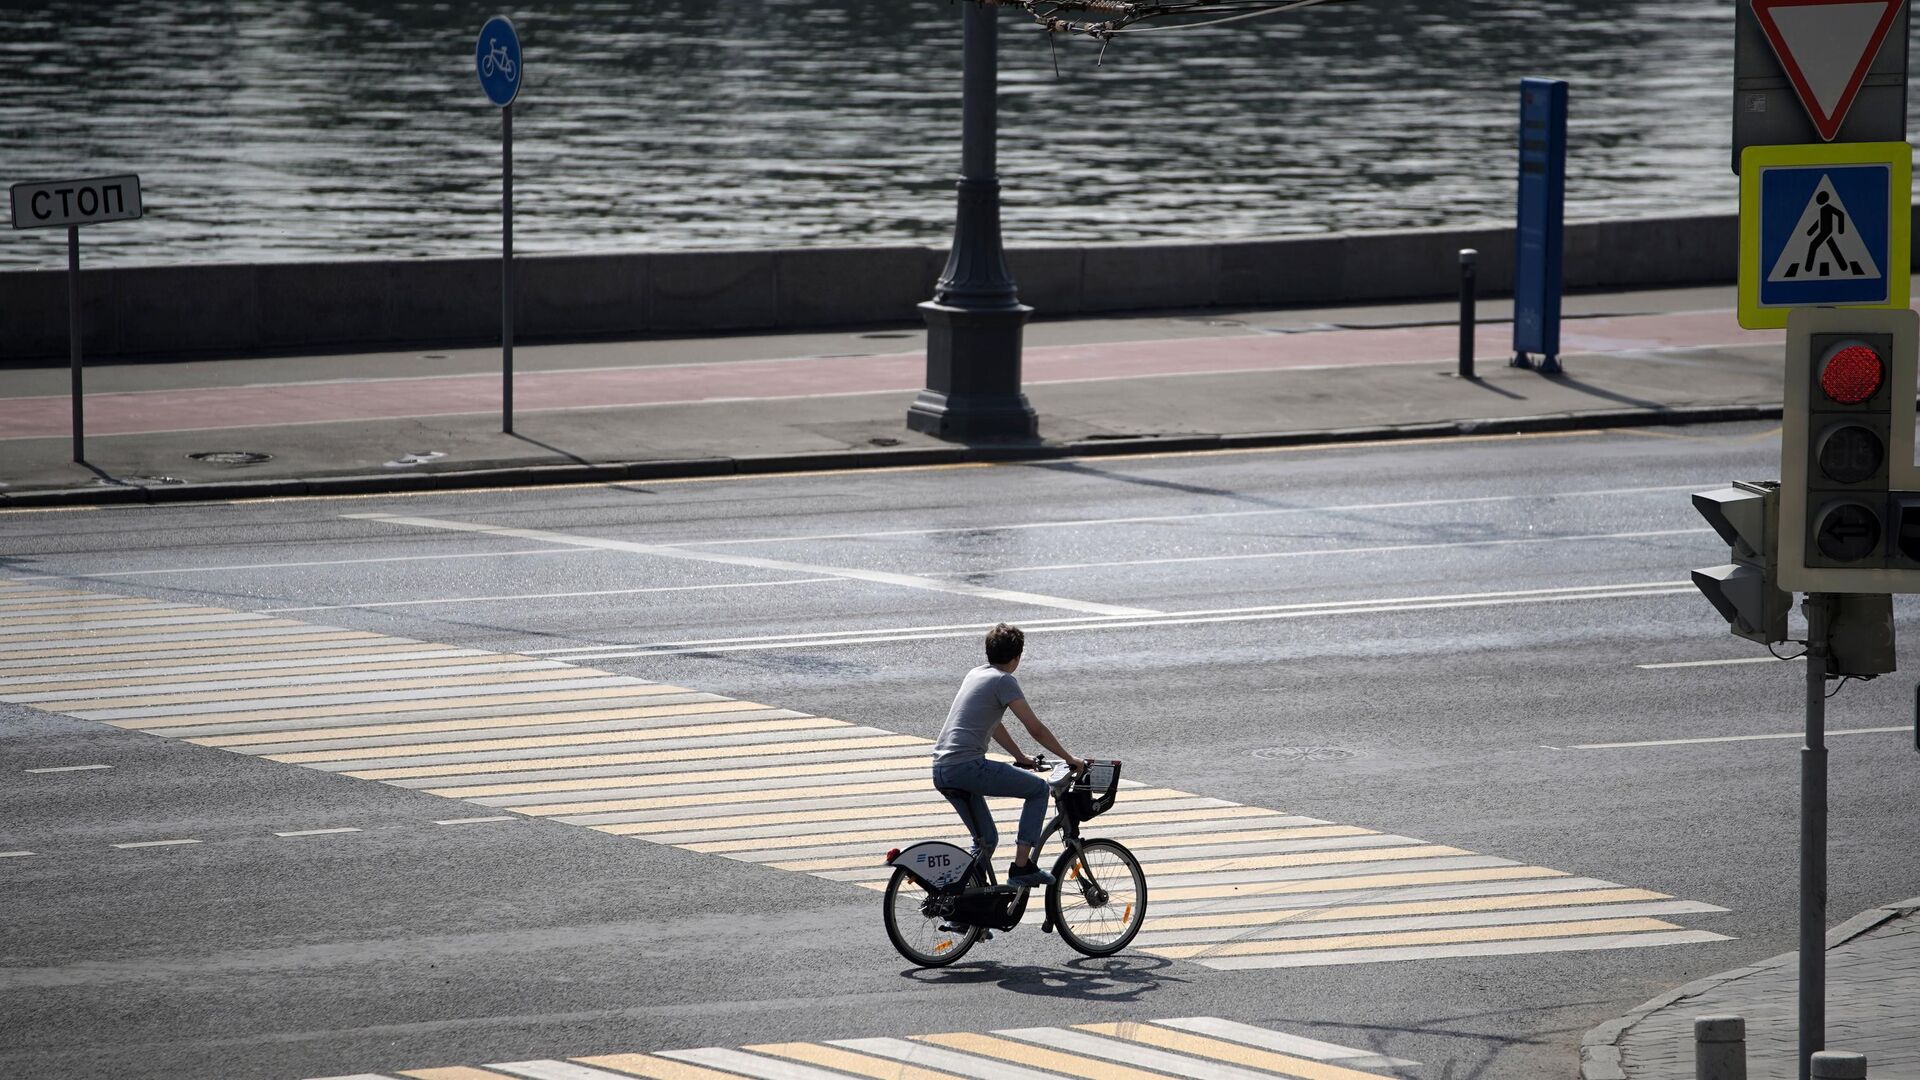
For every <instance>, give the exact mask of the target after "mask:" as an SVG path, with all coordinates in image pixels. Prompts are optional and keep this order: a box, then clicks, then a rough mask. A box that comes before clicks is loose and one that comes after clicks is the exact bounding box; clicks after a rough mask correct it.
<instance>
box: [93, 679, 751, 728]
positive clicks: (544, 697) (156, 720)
mask: <svg viewBox="0 0 1920 1080" xmlns="http://www.w3.org/2000/svg"><path fill="white" fill-rule="evenodd" d="M649 685H654V684H648V685H640V684H635V685H632V686H597V687H592V688H589V689H585V690H546V691H541V692H540V693H539V695H538V696H537V697H530V696H527V695H524V694H479V695H472V696H465V697H442V698H419V699H415V700H409V701H372V702H362V703H357V704H353V705H301V706H289V707H287V708H281V709H251V710H248V711H246V712H216V713H194V714H192V715H190V716H186V715H183V716H155V717H145V718H140V719H134V720H109V721H107V722H108V723H110V724H113V725H115V726H116V727H125V728H138V729H139V730H141V731H146V730H149V729H153V728H169V727H202V726H204V725H207V724H229V723H231V724H237V723H241V722H244V721H251V720H305V719H309V718H319V717H323V716H369V715H372V714H375V713H392V712H431V711H433V710H436V709H475V708H482V707H485V706H488V705H519V704H532V703H535V702H555V701H594V700H598V699H601V698H617V697H639V696H644V695H646V694H651V693H658V691H656V690H651V689H649V688H648V686H649ZM740 707H741V708H742V709H764V708H766V706H765V705H748V704H745V703H740Z"/></svg>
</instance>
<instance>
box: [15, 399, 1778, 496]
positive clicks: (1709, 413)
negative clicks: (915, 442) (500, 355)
mask: <svg viewBox="0 0 1920 1080" xmlns="http://www.w3.org/2000/svg"><path fill="white" fill-rule="evenodd" d="M1779 418H1780V406H1779V405H1689V406H1678V407H1674V408H1657V409H1601V410H1594V411H1590V412H1566V413H1547V414H1544V415H1538V416H1514V417H1489V418H1485V419H1478V420H1442V421H1437V422H1430V423H1419V424H1383V425H1372V426H1366V427H1351V428H1330V429H1319V430H1309V431H1277V432H1258V433H1248V434H1233V435H1170V436H1157V435H1141V436H1118V437H1114V438H1099V439H1083V440H1079V441H1076V442H1068V443H1047V442H1033V443H978V444H973V445H966V446H937V447H912V448H908V449H904V450H843V451H827V452H824V453H822V452H813V453H800V454H765V455H747V456H740V457H693V458H663V459H654V460H649V461H615V462H599V463H585V464H577V465H502V466H497V467H491V468H478V469H449V470H446V471H441V472H409V473H375V474H360V475H348V476H316V477H310V478H304V479H303V478H286V479H279V480H232V481H211V482H206V483H187V484H177V485H176V484H169V485H152V484H123V485H106V486H98V487H83V488H48V489H44V490H38V491H18V492H10V493H8V492H0V510H4V509H11V508H23V509H24V508H42V507H62V506H118V505H129V504H154V503H174V502H194V501H202V500H222V501H226V500H235V499H269V498H285V497H288V496H312V495H369V494H384V493H389V492H393V493H400V492H412V491H426V490H439V491H458V490H468V489H481V488H490V487H526V486H536V485H546V484H586V483H618V482H622V481H628V480H683V479H697V478H703V477H717V476H748V475H772V474H778V473H798V472H812V471H817V470H827V469H831V470H842V469H887V468H913V467H924V466H929V465H955V464H971V463H986V462H991V463H1007V462H1022V461H1057V460H1061V459H1065V458H1085V457H1107V456H1118V455H1126V454H1141V453H1170V454H1174V453H1195V452H1201V451H1209V450H1242V449H1260V448H1267V447H1282V446H1323V445H1325V446H1333V445H1340V444H1343V443H1357V442H1393V441H1399V440H1409V439H1439V438H1451V437H1455V436H1461V435H1520V434H1539V433H1550V432H1562V431H1578V430H1583V429H1587V428H1604V427H1653V426H1663V425H1678V424H1724V423H1735V422H1739V421H1746V420H1777V419H1779Z"/></svg>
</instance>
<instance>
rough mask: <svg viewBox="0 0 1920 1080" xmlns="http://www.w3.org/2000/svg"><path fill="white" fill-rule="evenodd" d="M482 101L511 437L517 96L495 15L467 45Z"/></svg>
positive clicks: (514, 54) (509, 35)
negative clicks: (490, 143) (494, 173)
mask: <svg viewBox="0 0 1920 1080" xmlns="http://www.w3.org/2000/svg"><path fill="white" fill-rule="evenodd" d="M473 65H474V69H475V70H476V71H478V72H479V74H480V89H482V90H484V91H485V92H486V95H487V100H488V101H491V102H493V103H494V104H495V105H498V106H499V107H500V430H501V431H503V432H505V433H507V434H508V435H511V434H513V99H514V98H515V97H518V96H519V94H520V76H521V74H522V72H521V66H520V35H519V33H518V32H517V31H515V30H514V28H513V20H512V19H509V18H507V17H506V16H505V15H495V16H494V17H493V18H491V19H488V20H487V22H486V25H485V26H482V27H481V28H480V37H479V38H478V39H477V40H476V41H475V42H474V46H473Z"/></svg>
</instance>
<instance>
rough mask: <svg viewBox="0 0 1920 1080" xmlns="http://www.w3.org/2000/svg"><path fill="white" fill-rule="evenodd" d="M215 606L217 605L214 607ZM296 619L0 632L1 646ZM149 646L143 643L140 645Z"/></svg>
mask: <svg viewBox="0 0 1920 1080" xmlns="http://www.w3.org/2000/svg"><path fill="white" fill-rule="evenodd" d="M216 610H217V609H216ZM306 625H308V624H307V623H303V622H301V621H300V620H299V619H262V618H257V617H253V616H248V617H245V618H240V617H235V618H233V619H229V620H226V621H224V622H202V623H182V624H179V625H170V624H167V623H157V624H154V625H151V626H98V627H94V628H92V629H86V628H82V627H75V628H68V627H61V628H60V629H58V630H52V631H49V630H26V631H19V632H16V633H11V634H9V633H5V632H0V646H4V645H5V644H6V643H8V642H14V641H43V640H45V639H46V637H47V635H48V634H49V633H53V634H58V635H59V636H60V640H62V641H85V640H87V639H88V638H131V637H156V636H163V635H166V634H198V633H219V632H221V631H225V630H276V629H280V628H283V627H288V626H306ZM142 647H143V648H144V647H149V646H146V645H143V646H142Z"/></svg>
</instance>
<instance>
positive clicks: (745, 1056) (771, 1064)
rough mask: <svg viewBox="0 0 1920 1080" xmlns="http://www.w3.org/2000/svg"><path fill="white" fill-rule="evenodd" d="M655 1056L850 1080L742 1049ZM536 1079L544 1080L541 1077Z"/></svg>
mask: <svg viewBox="0 0 1920 1080" xmlns="http://www.w3.org/2000/svg"><path fill="white" fill-rule="evenodd" d="M658 1056H660V1057H664V1058H673V1059H675V1060H678V1061H685V1062H687V1063H689V1064H693V1065H705V1066H707V1067H709V1068H714V1069H722V1070H725V1071H727V1072H731V1073H738V1074H740V1075H742V1076H751V1077H754V1078H756V1080H850V1078H849V1077H848V1076H847V1074H846V1073H842V1072H828V1071H827V1070H825V1069H816V1068H814V1067H813V1066H811V1065H801V1064H799V1063H797V1062H792V1061H785V1060H782V1059H780V1058H771V1057H761V1056H760V1055H758V1054H749V1053H746V1052H745V1051H742V1050H732V1049H728V1048H726V1047H721V1046H709V1047H703V1048H701V1049H699V1050H664V1051H661V1052H660V1053H659V1055H658ZM539 1080H546V1078H545V1077H541V1078H539Z"/></svg>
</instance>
